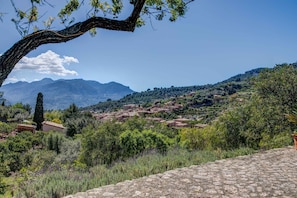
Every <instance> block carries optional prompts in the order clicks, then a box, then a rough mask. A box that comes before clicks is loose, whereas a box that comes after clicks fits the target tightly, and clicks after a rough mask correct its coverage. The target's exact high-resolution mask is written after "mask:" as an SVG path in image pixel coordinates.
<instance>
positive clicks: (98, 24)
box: [0, 0, 145, 86]
mask: <svg viewBox="0 0 297 198" xmlns="http://www.w3.org/2000/svg"><path fill="white" fill-rule="evenodd" d="M144 3H145V0H137V1H136V3H135V5H134V9H133V11H132V13H131V15H130V16H129V17H128V18H127V19H126V20H114V19H108V18H103V17H92V18H89V19H87V20H86V21H83V22H79V23H76V24H74V25H72V26H70V27H67V28H65V29H63V30H60V31H52V30H40V31H36V32H34V33H32V34H29V35H28V36H26V37H24V38H23V39H21V40H20V41H18V42H17V43H15V44H14V45H13V46H12V47H11V48H10V49H9V50H7V51H6V52H5V53H4V54H3V55H2V56H0V86H1V85H2V84H3V82H4V80H5V79H6V78H7V76H8V75H9V73H10V72H11V71H12V69H13V68H14V67H15V65H16V64H17V63H18V62H19V61H20V60H21V59H22V58H23V57H24V56H26V54H28V53H29V52H31V51H32V50H34V49H36V48H37V47H39V46H41V45H44V44H49V43H62V42H67V41H70V40H72V39H74V38H77V37H79V36H81V35H83V34H84V33H86V32H87V31H89V30H90V29H92V28H103V29H107V30H117V31H128V32H133V31H134V29H135V26H136V22H137V19H138V17H139V15H140V12H141V10H142V8H143V5H144Z"/></svg>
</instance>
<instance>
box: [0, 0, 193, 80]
mask: <svg viewBox="0 0 297 198" xmlns="http://www.w3.org/2000/svg"><path fill="white" fill-rule="evenodd" d="M191 1H193V0H189V1H183V0H147V1H146V0H130V1H128V2H127V1H123V0H111V1H98V0H90V1H89V2H86V1H85V0H69V1H68V2H67V3H66V4H64V5H62V6H61V7H60V9H58V10H59V11H58V13H56V14H55V15H56V16H57V18H59V20H56V17H52V16H46V14H44V13H40V10H42V8H43V7H45V10H47V9H49V8H53V7H55V6H54V5H52V4H51V3H50V2H48V1H46V0H31V1H30V2H29V1H26V3H27V5H28V6H27V7H26V8H23V7H24V5H22V6H23V7H21V6H20V5H21V4H18V2H17V1H14V0H11V4H12V7H13V8H14V10H15V15H16V17H15V18H13V19H12V22H14V23H15V26H16V28H17V30H18V32H19V33H20V34H21V36H22V37H23V38H22V39H21V40H19V41H18V42H16V43H15V44H14V45H13V46H12V47H11V48H10V49H8V50H7V51H6V52H5V53H4V54H3V55H2V56H0V85H2V83H3V81H4V80H5V79H6V78H7V76H8V74H9V73H10V72H11V71H12V69H13V68H14V66H15V65H16V64H17V63H18V61H19V60H20V59H21V58H22V57H24V56H25V55H26V54H28V53H29V52H30V51H32V50H34V49H36V48H37V47H39V46H41V45H44V44H48V43H62V42H67V41H70V40H72V39H75V38H77V37H79V36H81V35H83V34H84V33H86V32H88V31H90V32H91V34H92V35H95V34H96V28H104V29H108V30H117V31H129V32H133V31H134V29H135V27H136V26H142V25H144V24H145V17H146V16H147V17H148V18H149V19H151V18H155V19H157V20H162V19H163V18H164V17H165V16H166V15H167V16H169V20H170V21H175V20H176V19H177V18H178V17H181V16H184V14H185V12H186V10H187V4H188V3H189V2H191ZM22 3H23V4H25V5H26V3H24V2H22ZM131 6H132V7H133V9H132V11H131V13H130V15H129V16H128V17H127V18H126V19H123V18H124V17H122V16H121V15H120V14H121V13H125V12H124V7H125V10H127V11H129V10H131ZM82 7H83V8H82ZM79 9H81V10H85V9H87V10H89V11H88V14H87V16H86V18H85V19H81V18H80V17H79V15H80V14H81V13H80V14H79V12H78V10H79ZM3 13H4V12H3V10H2V12H1V11H0V19H1V20H3ZM76 14H77V15H76ZM41 18H43V21H44V23H43V27H42V26H41V25H40V24H41V23H40V19H41ZM75 20H80V22H76V23H74V22H75ZM59 23H60V24H59ZM61 24H62V25H64V29H63V28H62V29H61V30H53V29H52V27H54V25H55V26H56V25H57V26H58V27H61Z"/></svg>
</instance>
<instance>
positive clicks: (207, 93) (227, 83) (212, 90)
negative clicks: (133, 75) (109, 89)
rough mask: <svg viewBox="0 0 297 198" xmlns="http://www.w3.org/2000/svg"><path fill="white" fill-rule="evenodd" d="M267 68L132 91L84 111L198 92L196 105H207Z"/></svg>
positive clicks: (244, 87)
mask: <svg viewBox="0 0 297 198" xmlns="http://www.w3.org/2000/svg"><path fill="white" fill-rule="evenodd" d="M265 69H268V68H257V69H253V70H250V71H247V72H245V73H244V74H238V75H235V76H233V77H230V78H228V79H226V80H224V81H222V82H218V83H215V84H207V85H195V86H186V87H174V86H172V87H168V88H154V89H153V90H150V89H148V90H147V91H142V92H134V93H132V94H128V95H126V96H125V97H123V98H121V99H120V100H113V101H103V102H99V103H97V104H94V105H91V106H88V107H84V108H83V110H86V111H96V112H111V111H115V110H116V109H121V108H123V106H124V105H127V104H136V105H142V106H150V105H151V104H152V103H154V102H156V101H159V100H171V99H172V100H176V97H178V96H182V95H188V94H189V93H194V92H199V95H200V96H199V97H198V98H199V99H197V98H195V101H196V102H197V101H198V102H197V103H199V104H196V106H197V105H198V106H199V105H200V106H207V105H208V104H209V102H210V98H213V96H214V95H226V94H227V95H232V94H233V93H236V92H237V91H242V90H247V89H249V88H250V86H251V84H250V83H249V81H250V80H251V79H252V78H253V77H255V76H257V75H258V74H259V73H260V72H261V71H263V70H265Z"/></svg>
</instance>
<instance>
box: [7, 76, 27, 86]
mask: <svg viewBox="0 0 297 198" xmlns="http://www.w3.org/2000/svg"><path fill="white" fill-rule="evenodd" d="M18 81H27V80H26V79H25V78H21V79H19V78H17V77H16V76H13V77H9V78H7V80H6V81H5V83H4V84H6V83H15V82H18Z"/></svg>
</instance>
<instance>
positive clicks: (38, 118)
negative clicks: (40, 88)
mask: <svg viewBox="0 0 297 198" xmlns="http://www.w3.org/2000/svg"><path fill="white" fill-rule="evenodd" d="M33 121H34V122H36V124H37V127H36V130H40V129H41V128H42V122H43V121H44V118H43V95H42V93H41V92H39V93H38V95H37V100H36V106H35V112H34V117H33Z"/></svg>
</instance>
